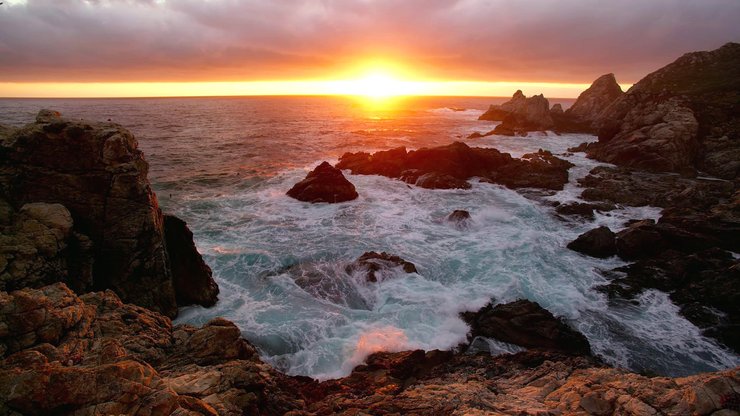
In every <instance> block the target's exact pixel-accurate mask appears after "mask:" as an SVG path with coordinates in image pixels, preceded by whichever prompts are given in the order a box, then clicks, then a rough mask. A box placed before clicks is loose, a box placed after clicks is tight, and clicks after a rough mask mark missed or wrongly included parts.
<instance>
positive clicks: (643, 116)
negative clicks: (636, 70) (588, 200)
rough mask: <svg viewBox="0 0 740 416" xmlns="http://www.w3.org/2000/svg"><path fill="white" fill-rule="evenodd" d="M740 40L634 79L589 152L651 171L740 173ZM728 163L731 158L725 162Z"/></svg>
mask: <svg viewBox="0 0 740 416" xmlns="http://www.w3.org/2000/svg"><path fill="white" fill-rule="evenodd" d="M739 67H740V44H738V43H728V44H726V45H725V46H723V47H721V48H719V49H716V50H713V51H709V52H693V53H689V54H686V55H684V56H682V57H681V58H679V59H677V60H676V61H675V62H673V63H671V64H669V65H667V66H665V67H664V68H661V69H659V70H657V71H655V72H653V73H651V74H649V75H648V76H646V77H645V78H643V79H642V80H640V81H639V82H638V83H637V84H635V85H634V86H633V87H632V88H630V90H629V91H627V93H626V94H625V95H624V96H622V97H620V98H619V99H617V100H616V101H615V102H614V103H612V104H611V105H610V106H609V107H608V108H607V109H605V110H604V111H603V112H602V114H601V115H600V117H599V118H598V120H596V122H595V125H596V126H597V127H598V128H599V143H598V144H597V145H592V146H589V150H588V155H589V156H590V157H593V158H596V159H598V160H602V161H606V162H610V163H615V164H619V165H623V166H630V167H637V168H640V169H645V170H650V171H672V172H691V171H693V170H694V169H699V170H701V171H705V172H707V173H709V174H711V175H716V176H719V177H722V178H725V179H733V178H736V177H737V175H738V172H739V171H738V168H740V163H738V162H737V160H738V159H737V158H736V157H734V156H736V155H737V154H738V151H739V150H738V148H740V136H738V134H739V132H740V118H738V116H737V100H738V97H739V96H740V77H739V76H738V69H737V68H739ZM725 161H729V162H730V163H729V164H722V162H725Z"/></svg>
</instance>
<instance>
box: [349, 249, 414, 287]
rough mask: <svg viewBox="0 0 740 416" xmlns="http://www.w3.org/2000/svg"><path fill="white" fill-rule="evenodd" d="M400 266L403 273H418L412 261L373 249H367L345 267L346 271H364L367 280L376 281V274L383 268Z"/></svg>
mask: <svg viewBox="0 0 740 416" xmlns="http://www.w3.org/2000/svg"><path fill="white" fill-rule="evenodd" d="M395 268H401V270H403V271H404V273H418V271H417V270H416V266H415V265H414V263H411V262H408V261H406V260H404V259H402V258H400V257H398V256H396V255H392V254H388V253H386V252H385V251H384V252H382V253H377V252H375V251H368V252H366V253H364V254H363V255H362V256H360V257H359V258H358V259H357V260H356V261H355V262H353V263H351V264H349V265H348V266H347V267H346V270H347V273H354V272H356V271H358V270H362V271H363V272H365V273H366V278H365V280H367V281H368V282H377V281H378V280H379V279H378V275H379V274H381V273H382V272H383V270H388V269H395Z"/></svg>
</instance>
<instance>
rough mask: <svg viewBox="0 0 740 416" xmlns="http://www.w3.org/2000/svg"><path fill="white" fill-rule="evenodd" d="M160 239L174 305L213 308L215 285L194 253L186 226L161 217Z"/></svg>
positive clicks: (198, 255)
mask: <svg viewBox="0 0 740 416" xmlns="http://www.w3.org/2000/svg"><path fill="white" fill-rule="evenodd" d="M164 236H165V242H166V243H167V254H168V255H169V260H170V265H171V269H172V284H173V286H174V289H175V298H176V299H177V304H178V305H193V304H195V305H202V306H212V305H214V304H215V303H216V300H217V299H218V292H219V290H218V285H217V284H216V282H214V281H213V278H212V277H211V276H212V274H213V273H212V272H211V268H210V267H208V265H207V264H206V262H205V261H203V258H202V257H201V256H200V253H198V249H197V248H196V247H195V243H193V232H192V231H190V229H189V228H188V225H187V224H186V223H185V221H183V220H181V219H179V218H177V217H175V216H174V215H165V216H164Z"/></svg>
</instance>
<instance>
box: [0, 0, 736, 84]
mask: <svg viewBox="0 0 740 416" xmlns="http://www.w3.org/2000/svg"><path fill="white" fill-rule="evenodd" d="M738 20H740V1H738V0H702V1H695V0H650V1H645V0H623V1H618V2H617V1H614V2H602V1H596V0H559V1H554V0H520V1H510V0H457V1H447V0H444V1H443V0H405V1H396V0H393V1H391V0H323V1H308V0H269V1H268V0H245V1H237V0H165V1H158V0H28V1H27V2H26V3H25V4H18V3H17V2H14V4H7V3H6V4H4V5H2V6H0V81H18V82H21V81H188V80H258V79H285V78H297V79H299V78H314V77H318V78H325V77H327V76H332V75H334V74H336V73H338V71H342V70H345V69H346V68H347V67H349V66H352V65H353V64H356V63H357V62H358V61H360V60H363V59H367V58H385V59H389V60H393V61H396V62H399V63H400V64H401V65H404V66H407V67H409V68H410V69H411V70H412V71H414V72H415V73H419V74H422V75H424V76H428V77H440V78H446V79H457V80H481V81H561V82H589V81H590V80H592V79H593V78H594V77H595V76H597V75H600V74H602V73H605V72H615V73H616V74H617V76H618V78H619V79H620V81H623V82H633V81H636V80H637V79H639V78H641V77H642V76H643V75H645V74H646V73H647V72H649V71H651V70H653V69H656V68H658V67H660V66H662V65H664V64H666V63H668V62H670V61H672V60H673V59H675V58H676V57H678V56H679V55H680V54H682V53H684V52H688V51H693V50H702V49H713V48H716V47H719V46H721V45H722V44H723V43H725V42H728V41H738V40H740V25H738V24H737V21H738Z"/></svg>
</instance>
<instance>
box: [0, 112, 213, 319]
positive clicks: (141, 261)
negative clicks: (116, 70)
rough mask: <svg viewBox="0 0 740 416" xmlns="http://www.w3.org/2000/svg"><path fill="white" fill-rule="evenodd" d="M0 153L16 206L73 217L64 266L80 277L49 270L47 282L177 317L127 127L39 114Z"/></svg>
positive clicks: (142, 169)
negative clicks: (51, 207) (37, 206)
mask: <svg viewBox="0 0 740 416" xmlns="http://www.w3.org/2000/svg"><path fill="white" fill-rule="evenodd" d="M0 154H2V158H1V160H2V170H0V191H1V192H2V194H3V195H5V196H6V198H7V200H8V202H9V203H10V204H12V205H13V206H14V208H15V209H18V208H20V207H21V206H23V205H24V204H26V203H34V202H44V203H58V204H61V205H63V206H64V207H66V209H67V210H69V212H70V214H71V217H72V219H73V224H74V226H73V229H72V232H71V234H70V235H71V238H72V239H73V240H70V241H66V242H65V244H66V245H68V247H69V249H68V252H67V257H69V256H72V257H74V258H68V260H69V264H68V266H69V267H71V269H70V270H72V271H74V272H75V273H81V274H80V275H79V276H70V275H69V274H68V273H67V274H66V276H69V278H65V277H64V276H65V274H64V273H58V272H53V273H51V270H49V272H50V273H51V274H49V275H48V276H47V277H49V276H51V277H49V278H52V279H53V280H55V281H66V282H67V283H69V284H70V286H71V287H74V288H75V290H78V291H80V292H84V291H89V290H103V289H113V290H114V291H115V292H116V293H117V294H118V295H119V296H120V297H121V298H123V299H124V300H126V301H130V302H134V303H136V304H138V305H141V306H145V307H148V308H152V309H154V310H156V311H160V312H162V313H164V314H166V315H168V316H171V317H174V316H176V315H177V301H176V297H175V290H174V288H173V284H172V271H171V264H170V262H169V257H168V254H167V252H166V245H165V243H164V239H165V237H164V229H163V217H162V212H161V211H160V209H159V204H158V202H157V198H156V196H155V195H154V193H153V192H152V190H151V187H150V185H149V181H148V179H147V172H148V168H149V166H148V164H147V162H146V161H145V160H144V157H143V155H142V153H141V151H139V150H138V148H137V142H136V139H135V138H134V136H133V135H132V134H131V133H130V132H129V131H128V130H126V129H124V128H123V127H121V126H119V125H117V124H114V123H96V122H87V121H79V120H68V119H65V118H62V117H61V116H60V114H59V113H57V112H55V111H50V110H42V111H40V112H39V114H38V116H37V120H36V123H33V124H29V125H27V126H25V127H22V128H19V129H13V130H10V131H5V132H3V134H2V140H0ZM184 244H192V242H191V241H188V242H184ZM74 253H77V255H75V254H74ZM194 253H195V254H197V252H194ZM86 256H87V257H86ZM198 260H199V259H194V261H198ZM90 269H92V270H91V271H90ZM90 274H92V278H90V276H89V275H90ZM52 275H53V276H52ZM54 276H57V277H54ZM37 282H38V284H41V283H42V282H47V283H48V279H46V278H44V279H40V280H38V281H37ZM27 284H29V283H28V282H27ZM32 286H36V285H35V284H33V285H32ZM9 287H18V286H9Z"/></svg>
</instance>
